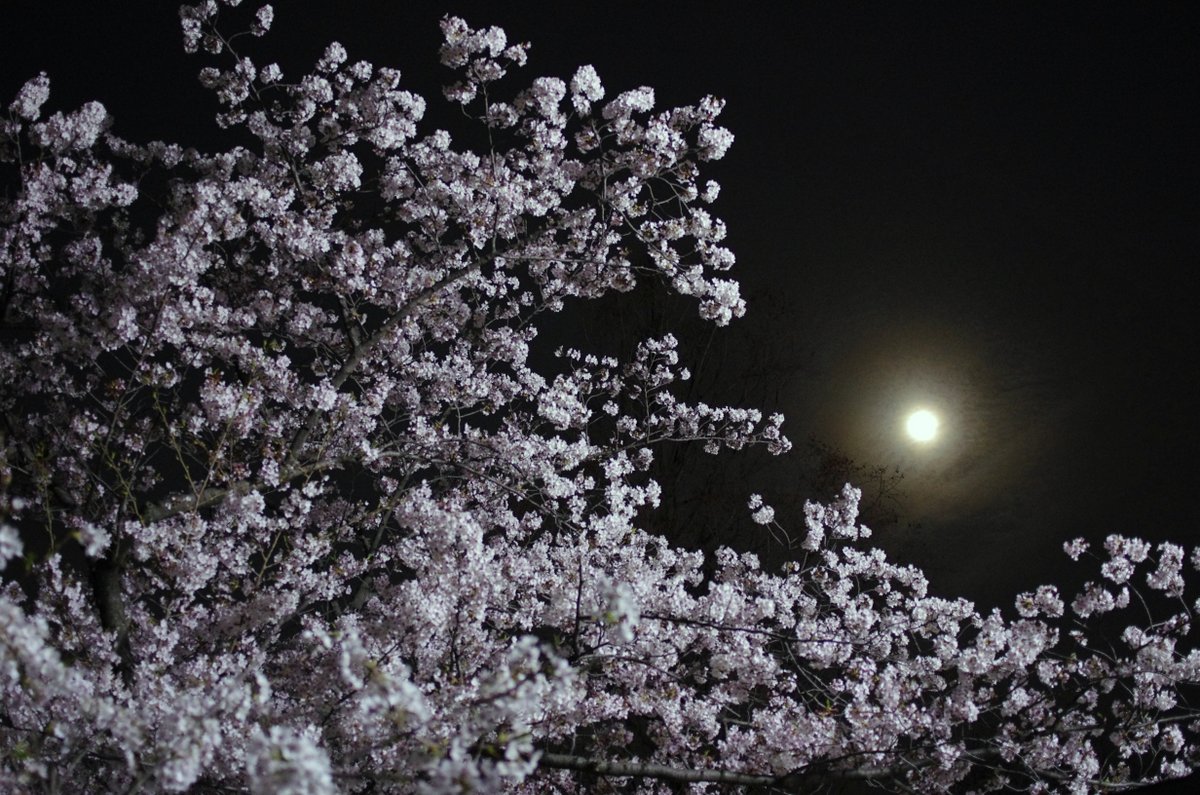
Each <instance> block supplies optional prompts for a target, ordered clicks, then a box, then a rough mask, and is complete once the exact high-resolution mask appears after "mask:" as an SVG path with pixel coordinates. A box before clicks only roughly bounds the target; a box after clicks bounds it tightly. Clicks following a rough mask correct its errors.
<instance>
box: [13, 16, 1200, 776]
mask: <svg viewBox="0 0 1200 795" xmlns="http://www.w3.org/2000/svg"><path fill="white" fill-rule="evenodd" d="M225 5H227V6H236V5H237V3H236V2H232V1H229V2H225ZM181 19H182V25H183V32H184V43H185V48H186V49H187V50H188V51H190V52H197V51H203V52H204V53H206V54H207V55H206V57H210V58H211V60H212V63H213V64H214V65H211V66H208V67H205V68H204V70H203V71H202V72H201V80H202V82H203V83H204V85H205V86H207V87H208V88H210V89H212V91H213V92H215V94H216V96H217V98H218V99H219V101H220V103H221V105H222V109H221V113H220V115H219V116H218V123H219V124H220V125H221V126H222V127H224V128H227V129H229V130H230V131H231V134H232V135H235V136H236V137H237V139H238V140H242V141H243V142H244V144H243V145H241V146H236V147H233V148H230V149H228V151H220V152H215V153H203V152H199V151H196V150H194V149H187V148H184V147H181V146H177V145H174V144H167V143H160V142H154V143H147V144H142V143H135V142H132V141H129V140H124V139H122V138H119V137H117V136H115V135H114V134H112V132H111V127H110V120H109V117H108V114H107V113H106V111H105V109H104V107H103V106H101V105H100V104H99V103H95V102H93V103H89V104H86V105H84V106H83V107H81V108H78V109H75V110H67V111H56V112H50V111H48V110H46V109H45V106H46V103H47V101H48V98H49V94H50V83H49V80H48V78H47V77H46V76H45V75H41V76H38V77H35V78H33V79H32V80H30V81H29V82H28V83H27V84H26V85H25V86H24V88H22V89H21V91H20V92H19V94H18V96H17V97H16V98H15V100H13V101H12V102H11V104H10V105H8V114H7V116H6V118H5V119H4V120H3V122H2V124H3V127H2V131H0V132H2V135H0V168H3V173H4V180H5V184H6V186H7V187H6V192H5V193H4V195H3V197H2V198H0V274H2V276H0V290H2V298H0V301H2V303H0V311H2V313H3V314H2V316H0V320H2V327H0V335H2V339H3V345H2V346H0V382H2V384H3V386H0V411H2V414H3V425H2V426H0V456H2V458H0V476H2V478H0V484H2V485H0V565H4V566H5V569H4V571H5V576H4V580H3V589H2V590H0V695H2V701H0V789H3V790H5V791H8V792H63V793H73V792H89V793H103V792H122V793H125V792H185V791H186V792H214V793H215V792H221V793H225V792H246V791H249V792H262V793H332V792H348V793H351V792H360V793H366V792H372V793H383V792H410V791H416V792H493V791H510V792H525V793H543V792H584V791H592V790H594V789H596V788H597V787H598V786H599V783H600V781H601V780H602V779H603V780H605V781H606V782H607V784H608V785H609V786H610V787H611V788H614V789H618V790H622V791H623V790H626V789H627V790H629V791H636V792H675V791H679V790H680V789H681V788H683V789H687V791H697V792H700V791H717V790H725V789H728V788H730V787H733V788H751V789H754V788H757V790H756V791H809V790H812V789H813V788H816V787H819V786H822V785H824V784H829V783H832V782H838V781H842V780H847V779H859V780H868V781H870V782H871V783H873V784H875V785H879V786H882V787H885V788H891V789H895V790H901V791H931V792H943V791H946V790H947V789H953V790H954V791H963V792H966V791H991V790H999V789H1006V788H1007V789H1020V790H1028V791H1033V792H1050V791H1062V792H1094V791H1101V790H1105V789H1123V788H1128V787H1129V786H1130V785H1131V784H1132V783H1135V782H1139V781H1148V780H1154V779H1157V778H1163V777H1175V776H1180V775H1183V774H1185V773H1187V772H1189V771H1190V770H1191V769H1192V767H1193V765H1194V764H1195V750H1194V746H1193V744H1192V743H1193V737H1194V731H1195V729H1196V727H1197V724H1196V723H1194V722H1193V721H1194V720H1195V719H1196V718H1197V717H1198V716H1197V715H1196V714H1195V712H1194V710H1193V709H1192V708H1191V707H1190V706H1189V705H1188V703H1187V701H1186V696H1187V687H1188V686H1189V685H1191V684H1194V683H1195V682H1196V681H1197V678H1198V675H1200V655H1198V654H1197V653H1195V652H1191V651H1189V650H1188V642H1187V640H1186V636H1187V635H1188V632H1189V629H1190V619H1191V610H1192V609H1193V605H1192V604H1191V603H1190V602H1189V601H1186V600H1185V598H1184V591H1185V585H1184V580H1183V571H1184V568H1185V564H1187V565H1192V564H1194V563H1195V562H1196V556H1195V555H1194V554H1193V556H1192V558H1191V559H1190V561H1185V551H1184V550H1183V549H1181V548H1180V547H1177V546H1174V545H1171V544H1165V543H1164V544H1158V545H1150V544H1147V543H1145V542H1142V541H1139V540H1136V539H1131V538H1124V537H1119V536H1112V537H1110V538H1109V540H1108V542H1107V544H1106V545H1105V546H1104V548H1103V549H1102V550H1101V549H1097V550H1096V552H1095V555H1094V557H1095V558H1096V559H1097V560H1098V561H1099V563H1100V564H1101V565H1100V569H1099V571H1098V573H1097V574H1096V575H1095V578H1094V581H1092V582H1089V583H1088V584H1087V585H1086V586H1084V587H1083V589H1082V591H1081V592H1080V593H1079V594H1078V595H1076V596H1072V595H1070V594H1064V595H1060V593H1059V591H1058V590H1057V589H1056V588H1054V587H1049V586H1047V587H1043V588H1040V589H1038V590H1036V591H1034V592H1030V593H1026V594H1022V595H1020V596H1019V597H1018V598H1017V600H1016V603H1015V605H1014V610H1013V611H1010V613H1009V614H1002V613H1001V612H999V611H997V612H992V613H990V614H987V615H981V614H980V613H979V612H977V611H976V609H975V608H974V607H973V605H972V604H970V603H969V602H967V601H965V600H947V599H942V598H936V597H933V596H930V595H928V593H927V583H926V580H925V578H924V577H923V575H922V574H921V573H920V572H919V571H917V570H916V569H914V568H912V567H908V566H900V565H895V564H893V563H891V562H889V561H888V560H887V559H886V558H885V556H884V555H883V553H882V552H880V551H879V550H876V549H872V548H871V547H870V544H869V536H870V533H869V530H867V528H865V527H862V526H861V525H859V524H858V523H857V501H858V496H859V495H858V492H857V491H856V490H855V489H853V488H851V487H849V486H847V487H846V489H845V490H844V491H842V493H841V494H840V496H838V497H837V498H836V499H835V500H834V501H833V502H832V503H830V504H828V505H818V504H812V503H810V504H809V505H808V506H807V507H806V510H805V512H804V515H803V516H802V517H793V520H794V521H796V522H798V523H799V526H798V527H797V528H795V529H794V530H793V531H792V537H793V538H794V539H795V541H796V545H797V558H796V560H795V561H794V562H791V563H788V564H787V565H785V566H784V567H783V569H782V570H780V571H768V570H765V569H764V568H762V567H761V566H760V565H759V563H758V561H757V559H756V558H755V557H754V556H752V555H748V554H738V553H735V552H734V551H731V550H730V549H720V550H718V551H716V552H715V554H712V555H709V556H707V557H706V556H705V555H704V554H702V553H700V552H697V551H689V550H687V549H683V548H679V547H677V546H675V545H673V544H672V543H671V542H669V541H668V540H667V539H665V538H663V537H660V536H659V535H655V534H651V533H648V532H646V531H645V530H644V529H643V527H644V525H645V524H646V522H645V521H644V518H645V516H646V515H647V514H648V513H649V512H651V511H653V509H654V507H655V505H656V504H657V503H658V501H659V498H660V490H659V486H658V484H657V483H655V482H654V480H653V479H652V478H651V477H650V474H649V471H650V467H651V465H652V462H653V461H654V457H655V450H656V449H657V448H660V447H661V446H662V444H663V443H666V442H676V441H678V442H694V443H697V444H698V445H699V446H701V447H702V448H703V449H705V450H706V451H707V452H710V453H714V454H717V453H721V454H726V453H724V452H722V451H724V450H727V449H729V450H736V449H739V448H743V447H746V446H748V445H764V446H766V447H767V448H769V449H770V450H771V451H772V452H775V453H782V452H785V451H786V450H787V449H788V447H789V444H788V442H787V440H786V438H785V437H784V436H783V435H782V433H781V430H780V424H781V422H782V418H781V417H779V416H772V417H768V418H764V417H762V416H761V414H760V413H759V412H758V411H755V410H752V409H745V408H733V407H719V406H709V405H705V404H702V403H688V402H685V401H684V400H683V399H682V398H680V397H679V392H680V390H679V387H678V383H679V382H680V381H681V380H683V379H686V378H687V377H688V374H687V371H686V369H685V368H684V367H683V366H682V365H681V363H680V355H679V352H678V350H677V347H678V345H677V341H676V340H675V339H674V338H673V337H671V336H669V335H668V336H662V337H658V338H651V339H645V340H642V341H640V342H638V343H637V344H636V345H635V346H631V347H630V349H629V350H627V351H625V352H624V354H623V355H622V357H621V358H614V357H610V356H599V355H596V354H594V353H591V352H589V351H586V350H579V349H575V348H570V347H564V348H562V349H560V350H559V352H558V355H557V357H556V358H554V359H553V360H549V359H548V358H543V357H534V356H531V345H533V343H534V338H535V335H536V334H537V327H538V323H539V322H540V319H542V318H544V317H545V316H546V313H553V312H560V311H571V308H572V307H573V306H576V305H578V303H579V302H582V301H586V300H589V299H596V298H600V297H602V296H606V295H609V294H611V293H615V292H626V291H631V290H666V291H671V292H673V293H676V294H680V295H684V296H691V297H693V298H694V300H695V302H696V305H697V308H698V312H699V314H700V315H701V316H702V317H704V318H706V319H707V320H710V321H712V322H713V323H716V324H718V325H724V324H726V323H728V322H730V321H731V320H732V319H733V318H736V317H737V316H739V315H741V314H742V313H743V311H744V308H745V307H744V304H743V302H742V300H741V298H740V297H739V294H738V287H737V284H736V283H735V282H734V281H732V280H731V279H729V278H728V277H726V276H725V273H726V271H728V270H729V269H730V267H731V266H732V265H733V262H734V257H733V255H732V253H731V252H730V251H729V250H728V249H727V248H725V247H724V246H723V245H722V239H723V238H724V235H725V227H724V224H723V223H722V222H721V220H720V219H719V218H717V217H716V216H715V215H713V212H712V211H711V210H710V207H711V206H712V204H713V201H714V200H715V199H716V196H717V193H718V186H717V185H716V184H715V183H713V182H711V181H708V180H706V179H704V178H703V177H702V172H703V170H704V169H705V168H706V164H707V163H708V162H709V161H712V160H716V159H719V158H721V157H722V156H723V155H724V153H725V151H726V149H727V147H728V146H729V145H730V143H731V141H732V136H731V134H730V133H729V132H728V131H727V130H725V129H723V128H721V127H720V126H718V125H717V124H716V121H715V120H716V118H717V116H718V114H719V113H720V111H721V102H720V101H719V100H717V99H714V98H711V97H709V98H705V99H702V100H701V101H700V102H698V103H697V104H696V105H694V106H690V107H681V108H674V109H666V110H663V109H658V108H657V107H656V105H655V98H654V92H653V91H652V90H651V89H649V88H644V87H643V88H636V89H634V90H630V91H626V92H624V93H618V94H616V95H615V96H613V95H610V93H609V92H607V91H606V89H605V87H604V86H603V85H602V83H601V80H600V77H599V76H598V75H597V74H596V72H595V70H594V69H592V68H591V67H587V66H584V67H582V68H580V69H579V70H578V71H576V72H575V74H574V75H573V76H572V77H571V78H570V79H569V80H562V79H558V78H552V77H543V78H538V79H536V80H532V81H525V82H524V83H523V84H522V85H524V86H525V87H523V88H521V89H520V90H516V89H514V88H513V87H512V85H513V84H514V82H520V78H519V75H518V74H516V73H517V72H519V69H520V68H521V67H523V66H524V64H525V62H526V51H527V47H526V45H522V44H511V43H510V42H508V41H507V39H506V37H505V34H504V32H503V31H502V30H500V29H498V28H488V29H482V30H476V29H472V28H470V27H469V26H468V25H467V24H466V23H465V22H464V21H462V20H461V19H457V18H453V17H448V18H446V19H445V20H444V21H443V24H442V34H443V36H444V39H445V43H444V45H443V46H442V49H441V58H442V62H443V63H444V64H445V65H446V66H448V67H450V68H451V69H453V70H454V73H455V77H454V78H453V80H454V82H452V84H451V85H449V86H448V87H447V89H446V91H445V99H446V100H447V101H448V102H450V103H452V104H453V105H456V106H460V107H461V110H462V111H463V113H462V114H460V115H462V116H463V122H462V127H463V130H461V131H460V130H455V131H453V132H454V133H455V135H456V136H458V138H457V139H456V138H455V137H452V136H451V134H450V132H446V131H443V130H437V129H427V126H426V125H423V124H422V117H423V115H424V113H425V110H426V101H425V100H424V99H423V98H421V97H419V96H416V95H414V94H412V93H409V92H408V91H405V90H404V88H403V87H402V83H401V80H400V75H399V74H398V73H397V72H396V71H394V70H392V69H387V68H380V67H375V66H373V65H371V64H368V63H365V62H362V61H354V60H352V59H351V58H350V56H349V55H348V54H347V52H346V51H345V49H344V48H343V47H341V46H340V45H338V44H331V45H329V47H328V48H327V49H326V51H325V54H324V56H323V57H322V58H321V59H320V61H319V62H318V63H317V64H316V66H315V68H314V69H313V70H312V71H311V72H310V73H309V74H305V75H287V74H284V73H283V72H282V70H281V69H280V68H279V67H278V66H275V65H273V64H268V65H260V64H257V63H255V62H254V61H253V60H251V59H250V58H249V57H247V56H246V55H245V54H244V53H243V52H242V48H243V47H244V46H249V44H248V43H247V42H248V40H247V39H245V38H235V37H233V36H230V35H228V34H227V33H223V32H222V31H226V30H227V29H228V28H227V27H226V26H228V25H240V26H241V27H242V28H246V29H247V31H248V32H249V33H251V34H254V35H258V36H260V35H263V34H264V33H266V32H267V29H268V28H269V27H270V25H271V20H272V12H271V10H270V8H269V7H264V8H263V9H261V10H257V11H256V12H255V11H253V10H251V9H220V8H219V7H218V5H217V4H216V3H215V2H213V0H208V2H204V3H200V4H198V5H195V6H190V7H189V6H185V7H183V8H182V9H181ZM218 22H220V25H221V26H220V27H219V26H218ZM460 140H461V141H471V142H473V143H472V144H471V145H466V144H460V143H459V141H460ZM747 491H748V492H749V491H750V488H749V486H748V488H747ZM747 511H748V514H749V515H750V517H751V518H752V519H753V520H754V521H755V522H757V523H758V524H759V525H762V526H765V527H766V528H767V529H769V530H770V531H771V532H773V533H776V534H779V533H783V532H785V530H784V527H785V525H786V524H787V521H788V519H787V517H777V516H776V515H775V512H774V511H773V510H772V508H771V507H770V506H769V505H767V504H766V503H765V502H764V500H763V498H762V497H761V496H759V495H757V494H755V495H748V505H747ZM763 532H767V530H766V529H764V531H763ZM1068 551H1069V553H1070V554H1071V555H1072V556H1073V557H1076V558H1078V557H1080V556H1083V555H1085V554H1086V555H1088V556H1089V557H1092V556H1093V555H1092V553H1089V552H1088V550H1087V548H1086V545H1085V544H1084V543H1083V542H1077V543H1074V544H1072V545H1070V548H1069V550H1068Z"/></svg>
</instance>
